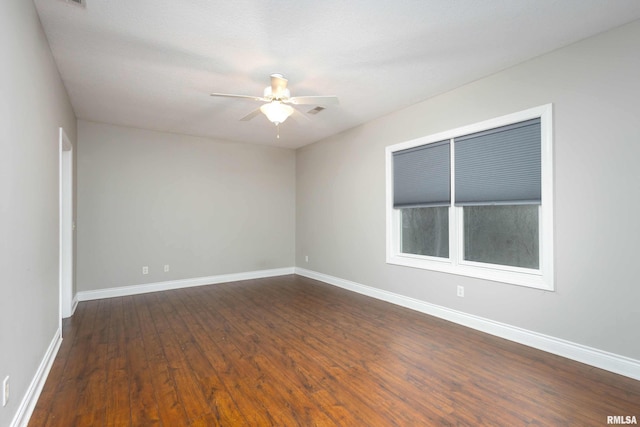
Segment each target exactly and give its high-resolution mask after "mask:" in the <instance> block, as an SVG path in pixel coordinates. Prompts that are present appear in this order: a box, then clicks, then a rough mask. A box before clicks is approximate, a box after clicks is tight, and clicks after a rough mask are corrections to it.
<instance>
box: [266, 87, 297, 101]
mask: <svg viewBox="0 0 640 427" xmlns="http://www.w3.org/2000/svg"><path fill="white" fill-rule="evenodd" d="M263 98H266V99H269V100H272V101H273V100H274V99H275V100H286V99H289V98H291V92H290V91H289V89H283V90H281V91H280V93H276V94H274V93H273V91H272V89H271V86H267V87H265V88H264V92H263Z"/></svg>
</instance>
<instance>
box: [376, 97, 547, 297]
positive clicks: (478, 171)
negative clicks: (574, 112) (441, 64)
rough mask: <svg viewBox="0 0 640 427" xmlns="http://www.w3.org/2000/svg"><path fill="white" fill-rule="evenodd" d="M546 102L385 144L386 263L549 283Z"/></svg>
mask: <svg viewBox="0 0 640 427" xmlns="http://www.w3.org/2000/svg"><path fill="white" fill-rule="evenodd" d="M551 120H552V107H551V105H545V106H542V107H537V108H533V109H530V110H526V111H522V112H519V113H515V114H510V115H508V116H504V117H499V118H497V119H493V120H488V121H485V122H482V123H477V124H474V125H470V126H465V127H462V128H459V129H454V130H451V131H447V132H443V133H440V134H437V135H431V136H427V137H424V138H419V139H416V140H413V141H408V142H404V143H401V144H396V145H393V146H390V147H387V152H386V162H387V166H386V167H387V262H388V263H391V264H398V265H404V266H409V267H416V268H423V269H429V270H436V271H443V272H448V273H453V274H461V275H465V276H472V277H479V278H483V279H489V280H495V281H500V282H504V283H511V284H517V285H523V286H530V287H534V288H540V289H547V290H553V233H552V230H553V225H552V222H553V205H552V204H553V181H552V150H551V143H552V141H551V140H552V138H551V137H552V131H551V129H552V128H551Z"/></svg>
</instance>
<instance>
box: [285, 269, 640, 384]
mask: <svg viewBox="0 0 640 427" xmlns="http://www.w3.org/2000/svg"><path fill="white" fill-rule="evenodd" d="M295 274H298V275H300V276H304V277H308V278H310V279H315V280H319V281H321V282H324V283H328V284H330V285H334V286H338V287H340V288H343V289H347V290H350V291H353V292H357V293H359V294H362V295H367V296H370V297H373V298H376V299H380V300H383V301H387V302H390V303H393V304H396V305H399V306H402V307H406V308H409V309H411V310H416V311H419V312H422V313H425V314H429V315H431V316H435V317H439V318H441V319H445V320H448V321H450V322H454V323H457V324H459V325H463V326H467V327H469V328H472V329H475V330H478V331H481V332H485V333H488V334H491V335H495V336H497V337H500V338H505V339H508V340H510V341H514V342H517V343H520V344H524V345H526V346H529V347H533V348H536V349H538V350H543V351H546V352H548V353H553V354H556V355H558V356H562V357H566V358H567V359H571V360H575V361H577V362H581V363H585V364H587V365H590V366H595V367H596V368H600V369H604V370H606V371H610V372H614V373H616V374H620V375H624V376H626V377H629V378H633V379H635V380H640V360H636V359H631V358H629V357H626V356H620V355H617V354H614V353H609V352H606V351H603V350H598V349H596V348H592V347H587V346H585V345H582V344H577V343H574V342H571V341H567V340H563V339H561V338H556V337H552V336H549V335H544V334H540V333H537V332H533V331H529V330H526V329H522V328H518V327H516V326H511V325H508V324H505V323H500V322H495V321H493V320H490V319H485V318H483V317H479V316H474V315H471V314H467V313H463V312H461V311H457V310H452V309H450V308H446V307H442V306H439V305H435V304H431V303H428V302H425V301H421V300H418V299H415V298H410V297H406V296H404V295H399V294H396V293H393V292H389V291H385V290H381V289H377V288H373V287H370V286H365V285H361V284H359V283H356V282H352V281H349V280H344V279H340V278H338V277H333V276H329V275H327V274H323V273H318V272H315V271H312V270H307V269H304V268H297V267H296V269H295Z"/></svg>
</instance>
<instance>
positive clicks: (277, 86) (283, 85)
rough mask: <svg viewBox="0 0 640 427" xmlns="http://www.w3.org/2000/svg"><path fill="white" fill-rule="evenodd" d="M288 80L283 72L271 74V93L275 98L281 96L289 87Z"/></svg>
mask: <svg viewBox="0 0 640 427" xmlns="http://www.w3.org/2000/svg"><path fill="white" fill-rule="evenodd" d="M287 82H288V80H287V79H285V78H284V76H283V75H282V74H271V95H273V97H274V98H280V97H281V95H282V93H283V92H284V91H285V90H286V89H287Z"/></svg>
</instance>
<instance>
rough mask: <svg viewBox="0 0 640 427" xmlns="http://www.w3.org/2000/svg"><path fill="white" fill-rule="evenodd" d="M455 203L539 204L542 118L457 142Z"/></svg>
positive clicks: (459, 139) (480, 133)
mask: <svg viewBox="0 0 640 427" xmlns="http://www.w3.org/2000/svg"><path fill="white" fill-rule="evenodd" d="M454 143H455V175H456V180H455V189H456V193H455V194H456V195H455V204H456V205H457V206H465V205H493V204H496V205H499V204H503V205H504V204H509V205H518V204H540V200H541V139H540V119H539V118H538V119H533V120H527V121H524V122H520V123H514V124H512V125H508V126H503V127H499V128H495V129H491V130H487V131H483V132H478V133H475V134H471V135H466V136H463V137H460V138H456V139H455V141H454Z"/></svg>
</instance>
